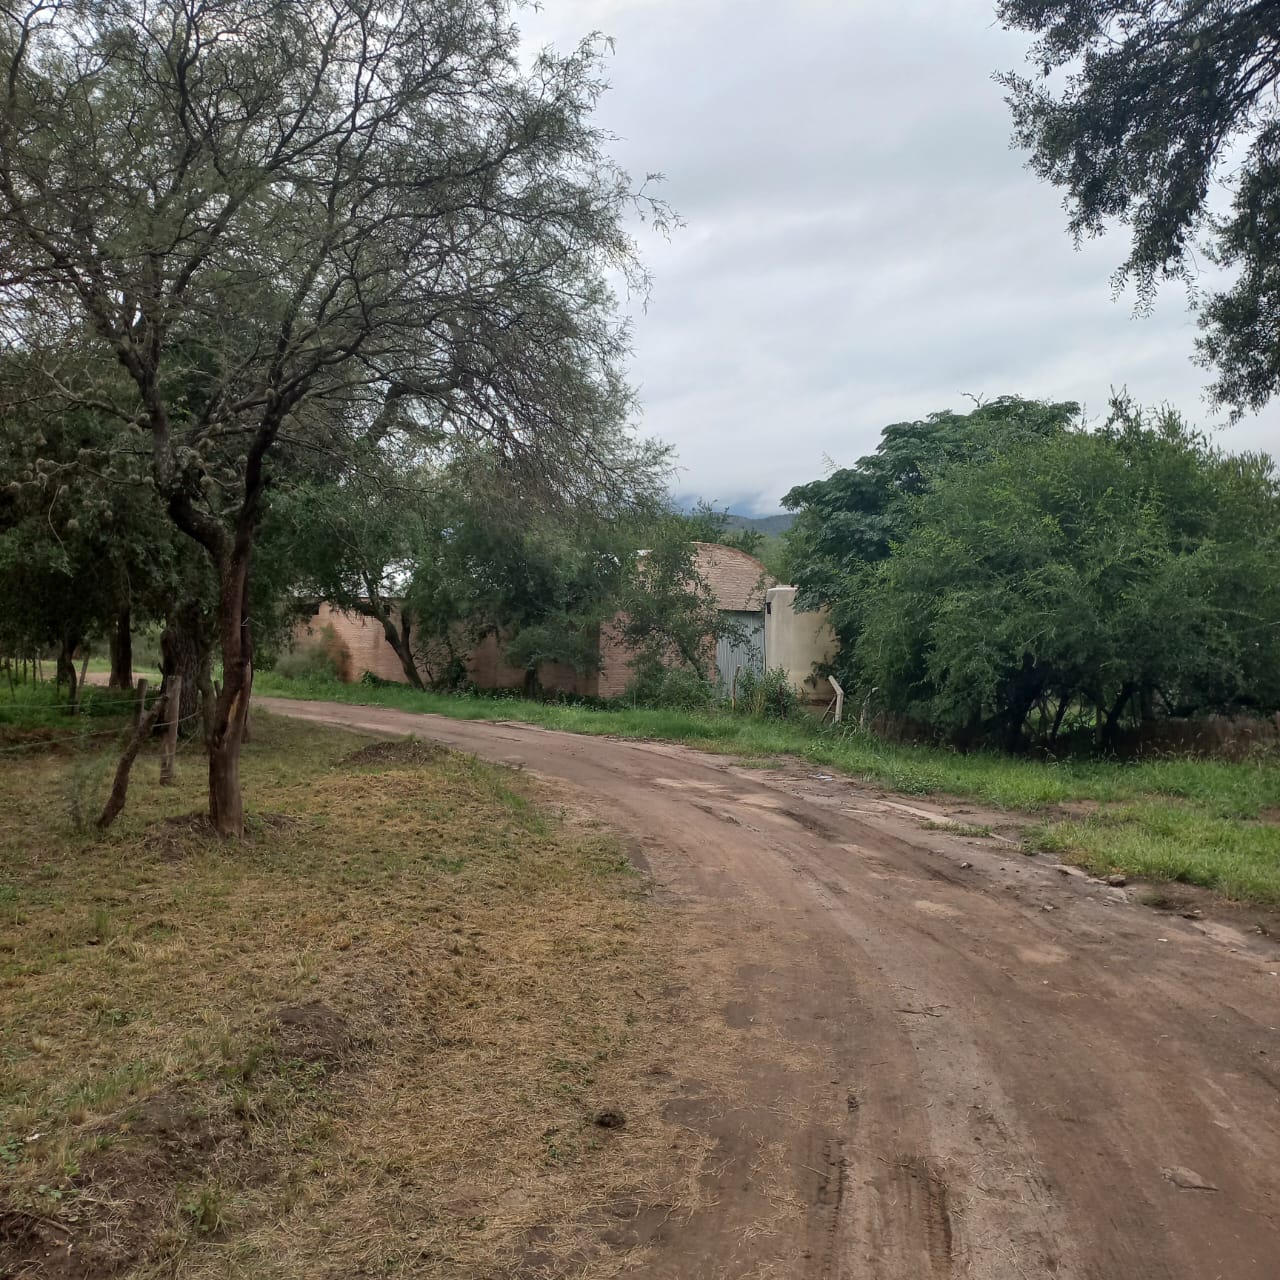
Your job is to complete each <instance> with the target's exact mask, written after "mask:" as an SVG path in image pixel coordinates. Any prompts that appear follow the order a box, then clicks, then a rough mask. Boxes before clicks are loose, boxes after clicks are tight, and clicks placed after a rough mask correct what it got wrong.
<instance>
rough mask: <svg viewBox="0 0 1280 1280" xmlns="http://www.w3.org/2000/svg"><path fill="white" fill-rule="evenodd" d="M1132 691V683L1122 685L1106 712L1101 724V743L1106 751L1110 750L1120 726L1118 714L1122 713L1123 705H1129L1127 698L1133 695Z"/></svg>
mask: <svg viewBox="0 0 1280 1280" xmlns="http://www.w3.org/2000/svg"><path fill="white" fill-rule="evenodd" d="M1134 692H1135V690H1134V687H1133V685H1131V684H1126V685H1123V686H1122V687H1121V689H1120V694H1119V696H1118V697H1117V698H1116V700H1115V702H1114V703H1113V704H1112V705H1111V708H1110V710H1109V711H1108V712H1107V714H1106V719H1105V720H1104V722H1103V725H1102V745H1103V747H1104V748H1105V749H1106V750H1107V751H1110V750H1111V749H1112V748H1113V747H1114V746H1115V742H1116V732H1117V730H1118V729H1119V727H1120V716H1121V715H1122V714H1123V712H1124V709H1125V707H1126V706H1128V705H1129V699H1130V698H1132V697H1133V695H1134Z"/></svg>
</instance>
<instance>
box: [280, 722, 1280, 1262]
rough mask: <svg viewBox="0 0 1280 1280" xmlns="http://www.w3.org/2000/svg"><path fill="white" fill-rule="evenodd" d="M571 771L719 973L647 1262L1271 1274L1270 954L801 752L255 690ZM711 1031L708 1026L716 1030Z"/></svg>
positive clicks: (1279, 1132)
mask: <svg viewBox="0 0 1280 1280" xmlns="http://www.w3.org/2000/svg"><path fill="white" fill-rule="evenodd" d="M257 701H258V702H259V704H260V705H264V706H266V707H267V708H268V709H269V710H270V711H272V712H274V713H278V714H282V715H289V716H295V717H300V718H303V719H307V720H313V721H321V722H326V723H332V724H341V725H346V726H349V727H352V728H357V729H363V730H367V731H370V732H376V733H382V734H388V735H394V734H406V735H407V734H416V735H418V736H420V737H425V738H431V739H434V740H436V741H439V742H442V743H445V744H447V745H449V746H452V747H455V748H458V749H460V750H463V751H466V752H469V753H475V754H477V755H479V756H481V757H482V758H485V759H488V760H492V761H496V762H501V763H506V764H510V765H514V766H517V767H520V768H524V769H528V770H531V771H534V772H535V773H538V774H540V775H544V776H546V777H547V778H548V779H555V780H558V782H561V783H568V784H570V785H571V787H572V788H574V789H575V794H577V795H579V796H580V797H581V802H582V803H583V804H584V805H586V806H590V807H591V808H592V809H594V810H595V811H596V813H597V814H598V815H599V816H600V817H601V818H603V819H605V820H606V821H607V823H608V824H609V825H610V826H612V827H613V828H614V829H616V830H617V832H618V833H619V834H620V835H621V836H622V837H623V838H624V839H626V840H627V841H628V842H629V844H630V845H631V847H632V848H633V849H634V850H636V854H637V858H638V859H641V860H643V862H644V863H645V864H647V867H648V869H649V871H650V872H651V874H652V875H653V877H654V879H655V882H656V884H657V886H658V891H659V894H660V896H661V900H663V901H665V902H667V903H669V904H670V905H671V908H672V909H673V910H679V911H681V912H682V913H684V917H685V923H686V926H687V930H686V932H687V942H688V950H689V955H690V956H691V957H694V958H695V960H696V963H695V964H694V968H693V971H694V972H697V971H698V969H699V968H705V972H707V973H708V974H712V973H715V974H718V975H720V977H721V981H720V983H719V985H718V986H716V988H715V989H716V990H718V991H727V992H728V993H729V995H728V998H727V999H725V1000H724V1001H723V1003H722V1004H721V1005H720V1006H719V1007H718V1008H717V1010H716V1012H715V1019H713V1021H715V1020H719V1021H718V1026H719V1027H720V1028H721V1029H722V1030H723V1032H724V1034H725V1035H730V1034H732V1036H733V1037H734V1046H735V1048H734V1062H733V1072H734V1076H735V1082H736V1083H735V1089H734V1090H733V1092H732V1094H730V1093H728V1092H726V1091H725V1090H724V1089H723V1088H722V1087H719V1086H718V1085H717V1084H716V1083H715V1082H714V1081H710V1080H709V1081H701V1082H700V1081H698V1080H696V1079H691V1080H688V1081H682V1082H681V1084H680V1091H679V1096H678V1097H677V1098H676V1099H674V1100H673V1102H672V1103H671V1105H670V1107H669V1118H670V1119H671V1120H672V1121H674V1122H675V1123H678V1124H681V1125H687V1126H688V1127H690V1128H691V1129H693V1130H695V1131H696V1132H697V1133H698V1134H699V1135H701V1136H702V1138H703V1139H705V1140H706V1141H707V1142H709V1143H711V1144H712V1145H713V1147H714V1152H715V1159H713V1160H712V1161H710V1162H709V1163H708V1166H707V1173H706V1174H705V1179H706V1180H707V1181H708V1182H709V1184H710V1185H709V1186H708V1188H707V1190H708V1192H709V1194H708V1196H707V1202H708V1204H707V1207H705V1208H704V1209H702V1210H701V1211H699V1212H696V1213H694V1214H692V1215H689V1216H687V1217H685V1218H683V1219H679V1220H677V1219H674V1218H665V1219H664V1218H662V1217H661V1216H658V1217H657V1218H656V1223H657V1225H655V1226H654V1228H653V1230H652V1231H651V1232H650V1234H649V1235H648V1237H647V1238H646V1239H643V1240H641V1241H640V1243H641V1244H643V1245H644V1247H643V1248H642V1249H639V1250H637V1252H636V1255H635V1267H634V1270H633V1271H631V1272H629V1274H635V1275H639V1276H645V1277H652V1278H653V1280H677V1278H683V1280H694V1278H696V1280H702V1278H704V1277H705V1278H707V1280H742V1278H744V1277H760V1278H762V1280H763V1278H764V1277H806V1278H811V1280H823V1278H833V1280H834V1278H840V1280H845V1278H847V1280H854V1278H857V1280H863V1278H869V1280H952V1278H955V1280H959V1278H960V1277H977V1278H979V1280H1020V1278H1022V1277H1037V1278H1038V1277H1044V1276H1052V1277H1059V1278H1061V1280H1217V1278H1218V1277H1222V1278H1223V1280H1277V1277H1280V1034H1277V1027H1278V1026H1280V977H1277V971H1278V970H1280V951H1278V950H1277V947H1276V945H1275V944H1274V943H1271V942H1268V941H1266V940H1265V939H1260V938H1248V937H1246V936H1244V935H1243V934H1236V933H1234V932H1233V931H1231V930H1229V929H1222V928H1217V929H1215V930H1213V931H1208V932H1207V931H1206V930H1205V929H1204V928H1201V927H1198V926H1196V925H1195V924H1193V923H1191V922H1187V921H1182V920H1178V919H1171V918H1169V917H1167V916H1163V915H1155V914H1154V913H1152V912H1150V911H1149V910H1147V909H1145V908H1143V907H1141V906H1139V905H1137V904H1135V903H1133V902H1131V901H1129V900H1128V899H1127V898H1126V895H1125V894H1124V892H1123V891H1121V890H1116V889H1112V888H1108V887H1107V886H1105V885H1101V884H1098V883H1096V882H1094V881H1089V880H1086V879H1083V878H1080V877H1075V876H1066V875H1063V874H1060V873H1059V872H1057V871H1055V870H1053V869H1052V868H1050V867H1047V866H1045V865H1043V864H1041V863H1039V862H1037V861H1035V860H1030V859H1026V858H1023V857H1022V856H1021V855H1019V854H1018V853H1017V851H1016V848H1014V847H1013V846H1011V845H1008V844H1000V843H999V842H992V841H975V840H964V839H960V838H958V837H956V836H953V835H950V834H948V833H946V832H940V831H937V830H930V829H926V826H925V824H926V822H928V821H930V820H934V821H937V820H945V816H946V813H945V806H940V805H938V804H932V803H928V802H923V801H917V800H914V799H906V798H902V797H892V796H885V795H884V794H883V793H879V792H876V791H874V790H872V789H868V788H866V787H861V786H858V785H857V784H854V783H852V782H850V781H848V780H843V779H836V778H832V777H828V776H826V775H822V774H817V773H815V771H814V770H812V769H806V768H804V767H802V766H800V765H795V766H787V767H784V768H782V769H778V770H769V771H763V770H755V769H748V768H743V767H738V766H735V765H734V764H733V763H732V762H731V761H729V760H727V759H724V758H721V757H716V756H711V755H706V754H702V753H699V752H695V751H690V750H686V749H684V748H680V747H677V746H672V745H669V744H661V743H638V742H630V741H619V740H614V739H603V738H594V737H590V738H589V737H581V736H575V735H571V734H564V733H556V732H551V731H548V730H543V729H540V728H535V727H532V726H529V725H522V724H515V723H485V722H468V721H457V720H451V719H446V718H443V717H436V716H424V715H414V714H410V713H405V712H397V711H389V710H383V709H380V708H370V707H354V706H341V705H336V704H323V703H305V702H297V701H291V700H284V699H269V698H268V699H258V700H257ZM708 1032H709V1034H712V1035H714V1034H716V1026H715V1025H713V1026H710V1027H709V1028H708Z"/></svg>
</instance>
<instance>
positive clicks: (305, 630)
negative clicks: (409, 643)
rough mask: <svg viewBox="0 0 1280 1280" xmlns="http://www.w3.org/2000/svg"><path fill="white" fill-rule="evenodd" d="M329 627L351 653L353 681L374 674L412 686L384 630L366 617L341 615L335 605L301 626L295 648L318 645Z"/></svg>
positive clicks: (295, 633) (324, 607) (353, 614)
mask: <svg viewBox="0 0 1280 1280" xmlns="http://www.w3.org/2000/svg"><path fill="white" fill-rule="evenodd" d="M325 627H332V628H333V633H334V635H335V636H336V637H337V638H338V639H339V640H341V641H342V643H343V644H345V645H346V646H347V649H348V650H349V651H350V653H351V678H352V679H353V680H359V679H360V677H361V676H362V675H364V673H365V672H366V671H371V672H373V674H374V675H375V676H377V677H378V678H379V679H381V680H397V681H401V682H403V683H406V684H407V683H408V681H406V680H405V676H404V668H403V667H402V666H401V665H400V659H399V658H397V657H396V651H395V650H394V649H393V648H392V647H391V646H390V645H389V644H388V643H387V638H386V636H384V635H383V634H382V627H381V626H380V625H379V624H378V623H377V622H375V621H374V620H373V619H372V618H366V617H365V616H364V615H363V614H359V613H339V612H338V610H336V609H334V608H333V607H332V606H331V605H328V604H322V605H321V606H320V609H319V611H318V612H317V614H316V616H315V617H314V618H312V619H311V620H310V622H304V623H301V624H300V625H299V626H298V627H297V628H296V629H295V630H294V634H293V640H294V644H295V645H300V646H301V645H308V644H315V643H317V642H318V641H319V639H320V632H321V631H322V630H323V629H324V628H325Z"/></svg>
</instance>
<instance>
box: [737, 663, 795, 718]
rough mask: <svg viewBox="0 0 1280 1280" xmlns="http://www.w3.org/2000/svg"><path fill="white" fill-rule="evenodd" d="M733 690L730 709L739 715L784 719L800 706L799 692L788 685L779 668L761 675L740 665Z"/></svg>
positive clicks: (788, 682)
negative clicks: (734, 703)
mask: <svg viewBox="0 0 1280 1280" xmlns="http://www.w3.org/2000/svg"><path fill="white" fill-rule="evenodd" d="M737 693H738V700H737V703H736V705H735V708H734V709H735V710H736V711H737V713H738V714H739V715H744V716H754V717H755V718H756V719H757V720H786V719H789V718H790V717H791V716H794V715H795V714H796V712H797V711H799V709H800V695H799V694H797V693H796V691H795V690H794V689H793V688H792V687H791V682H790V680H788V679H787V673H786V671H784V670H783V669H782V668H781V667H774V668H773V669H772V670H770V671H766V672H765V673H764V674H763V675H757V674H756V673H755V672H754V671H752V670H750V669H749V668H747V667H744V668H743V669H742V670H741V671H739V672H738V689H737Z"/></svg>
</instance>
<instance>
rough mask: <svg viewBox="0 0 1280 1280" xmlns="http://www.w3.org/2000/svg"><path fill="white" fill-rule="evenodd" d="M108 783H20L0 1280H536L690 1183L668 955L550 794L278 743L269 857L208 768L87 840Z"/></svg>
mask: <svg viewBox="0 0 1280 1280" xmlns="http://www.w3.org/2000/svg"><path fill="white" fill-rule="evenodd" d="M112 763H113V757H112V754H111V752H110V751H109V750H108V749H106V748H86V749H85V750H83V751H81V752H78V753H76V754H75V755H69V754H68V753H67V752H55V753H49V752H46V753H38V754H31V755H26V756H21V757H18V758H13V757H4V756H0V1274H3V1275H13V1274H28V1273H30V1274H44V1273H46V1271H47V1272H48V1273H50V1274H57V1275H59V1276H86V1277H87V1276H91V1275H93V1276H96V1275H106V1274H111V1275H128V1276H135V1277H139V1278H141V1277H158V1276H161V1275H163V1276H182V1277H212V1276H223V1277H225V1276H254V1277H268V1278H276V1280H291V1278H293V1277H298V1278H301V1277H304V1276H305V1277H310V1276H313V1275H315V1274H317V1272H318V1270H322V1271H324V1273H325V1274H332V1275H379V1276H410V1275H445V1274H449V1275H460V1276H473V1275H474V1276H481V1275H485V1276H488V1275H498V1274H504V1275H505V1274H512V1273H513V1272H515V1271H517V1270H519V1266H520V1263H521V1259H522V1257H523V1255H524V1253H525V1251H526V1250H528V1249H530V1248H531V1247H532V1246H531V1244H530V1241H531V1240H533V1239H535V1238H536V1239H537V1240H538V1245H537V1247H538V1250H539V1251H540V1252H541V1254H542V1256H543V1257H544V1258H548V1259H550V1262H554V1261H556V1259H558V1257H559V1253H558V1252H557V1251H561V1250H562V1251H563V1252H564V1254H565V1256H566V1257H569V1256H573V1255H574V1253H575V1250H578V1249H580V1248H582V1247H584V1243H583V1239H581V1238H579V1237H578V1236H575V1231H577V1230H578V1225H579V1224H584V1223H586V1224H588V1225H589V1224H590V1222H591V1219H592V1214H593V1213H595V1214H596V1215H597V1216H598V1215H599V1213H601V1212H605V1211H606V1210H607V1209H608V1206H609V1205H610V1204H611V1203H613V1202H614V1200H615V1198H616V1197H623V1198H624V1199H625V1197H632V1198H635V1197H637V1196H643V1195H644V1194H645V1188H646V1187H647V1186H648V1185H650V1184H649V1182H648V1181H647V1180H649V1179H651V1178H657V1177H659V1172H657V1171H659V1170H661V1168H662V1167H664V1162H665V1165H668V1166H669V1165H670V1162H671V1159H672V1157H671V1146H672V1142H673V1136H672V1132H671V1131H670V1129H669V1128H667V1127H665V1126H664V1125H663V1124H662V1122H661V1120H660V1118H659V1116H658V1109H659V1108H660V1106H661V1104H662V1101H663V1098H662V1092H661V1089H659V1088H655V1086H654V1085H653V1083H652V1081H649V1082H648V1083H645V1084H642V1083H640V1082H642V1081H644V1080H646V1070H647V1065H646V1064H648V1063H650V1062H651V1061H652V1060H653V1058H654V1056H655V1055H660V1054H661V1053H662V1052H663V1050H664V1047H665V1046H667V1044H668V1041H669V1040H671V1038H672V1037H673V1036H678V1035H679V1034H680V1031H679V1030H678V1029H677V1028H674V1027H673V1026H671V1025H669V1024H668V1021H667V1018H666V1017H662V1018H658V1016H657V1014H656V1013H655V1012H653V1010H655V1009H656V1008H657V1007H658V1006H659V1004H660V1003H661V1002H660V1001H658V1000H657V999H656V996H655V993H656V992H657V991H658V990H659V989H660V988H661V986H662V984H663V983H664V982H666V981H668V980H669V973H670V968H671V956H670V952H669V950H664V947H667V946H668V942H667V941H664V937H665V935H664V934H663V933H662V929H661V923H660V922H655V921H652V920H650V919H649V913H648V911H647V908H646V904H645V900H644V898H643V896H642V894H641V893H640V889H641V887H642V886H641V882H640V881H638V880H637V879H636V877H635V876H634V875H633V874H632V873H631V872H630V871H629V869H628V867H627V864H626V862H625V860H624V859H622V858H621V857H620V854H619V850H618V849H617V848H616V847H615V846H614V845H612V844H611V843H610V842H609V841H608V840H607V839H605V838H603V837H602V836H601V835H600V833H599V832H598V831H596V830H593V829H590V828H589V827H585V826H581V825H579V826H574V825H572V824H571V823H570V822H569V820H568V819H567V818H563V817H560V816H551V815H548V814H547V813H546V812H544V811H543V810H541V809H539V807H538V805H537V804H536V803H535V799H534V797H533V795H532V792H531V790H530V787H531V785H532V784H531V783H530V781H529V780H528V779H521V778H519V777H518V776H516V775H513V774H510V773H509V772H507V771H501V770H498V769H495V768H491V767H487V766H485V765H482V764H479V763H477V762H475V761H473V760H469V759H465V758H463V757H460V756H456V755H453V754H449V753H444V752H440V751H438V750H436V749H434V748H431V747H427V746H424V745H423V744H415V743H409V744H373V745H370V744H369V739H368V738H365V737H361V736H357V735H352V734H345V733H339V732H336V731H330V730H324V729H317V728H313V727H307V726H302V725H299V724H294V723H291V722H288V721H282V720H274V719H272V718H271V717H269V716H266V715H262V716H260V717H259V719H258V720H257V722H256V724H255V736H254V741H253V742H252V744H250V745H249V746H247V747H246V748H245V756H244V763H243V773H244V781H245V788H246V794H247V796H248V797H249V800H250V803H251V805H252V806H253V812H252V817H251V824H250V825H251V832H252V834H251V837H250V838H249V839H247V840H246V841H244V842H242V843H235V844H222V843H219V842H216V841H214V840H212V839H211V838H210V837H208V836H207V835H206V834H205V833H204V832H203V830H202V829H201V826H200V823H199V822H198V821H197V820H193V818H192V811H193V810H198V809H199V808H200V805H201V801H202V795H201V791H202V787H201V782H202V776H201V775H202V761H201V760H200V757H199V755H198V753H195V752H192V753H189V754H187V755H184V756H183V757H181V759H180V765H181V768H180V777H179V785H178V787H176V788H174V789H166V790H161V789H160V788H158V787H157V786H156V785H155V778H154V770H155V761H154V759H150V758H146V757H144V758H143V759H141V760H140V761H139V764H138V767H137V770H136V777H135V784H134V790H133V793H132V794H131V797H130V804H129V808H128V809H127V810H126V812H125V814H124V815H123V816H122V818H121V819H120V821H119V822H118V823H117V825H116V826H115V827H114V828H113V829H112V830H111V832H110V833H109V834H108V835H107V836H105V837H91V836H89V835H86V834H82V833H79V832H77V830H76V829H75V825H74V822H73V819H74V818H75V816H76V815H80V814H83V813H84V812H85V811H86V810H90V811H92V810H93V809H94V808H95V803H94V800H95V799H96V800H97V801H100V799H101V791H102V789H103V787H104V786H105V783H106V778H107V775H108V773H109V770H110V768H111V766H112ZM87 797H88V798H87ZM672 945H673V944H672ZM611 1111H617V1112H621V1113H624V1114H625V1121H626V1122H625V1127H623V1128H613V1127H602V1126H601V1124H600V1123H597V1121H599V1120H600V1118H601V1116H602V1115H603V1114H604V1113H606V1112H611ZM663 1176H665V1175H663ZM653 1194H655V1195H657V1194H659V1193H658V1192H656V1191H655V1192H654V1193H653ZM665 1194H666V1195H667V1197H668V1200H669V1199H670V1190H669V1188H668V1189H667V1190H666V1192H665ZM584 1229H585V1228H584ZM579 1256H580V1255H579ZM550 1262H549V1265H550ZM618 1265H620V1263H619V1264H618ZM592 1274H598V1275H608V1274H613V1261H612V1260H605V1262H604V1263H602V1264H601V1266H600V1267H599V1268H597V1269H596V1270H595V1271H593V1272H592Z"/></svg>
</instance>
